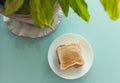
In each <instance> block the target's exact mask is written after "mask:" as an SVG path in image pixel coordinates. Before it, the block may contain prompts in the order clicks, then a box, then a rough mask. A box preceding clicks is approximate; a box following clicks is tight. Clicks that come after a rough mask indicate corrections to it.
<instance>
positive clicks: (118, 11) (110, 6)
mask: <svg viewBox="0 0 120 83" xmlns="http://www.w3.org/2000/svg"><path fill="white" fill-rule="evenodd" d="M100 1H101V3H102V5H103V6H104V9H105V11H106V12H107V13H108V15H109V17H110V18H111V19H112V20H117V19H118V18H120V0H100Z"/></svg>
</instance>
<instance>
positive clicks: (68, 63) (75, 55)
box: [57, 43, 84, 70]
mask: <svg viewBox="0 0 120 83" xmlns="http://www.w3.org/2000/svg"><path fill="white" fill-rule="evenodd" d="M57 55H58V59H59V63H60V69H61V70H66V69H68V68H70V67H80V66H82V65H84V59H83V57H82V53H81V48H80V44H79V43H71V44H68V45H60V46H58V47H57Z"/></svg>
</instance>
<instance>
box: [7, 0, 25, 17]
mask: <svg viewBox="0 0 120 83" xmlns="http://www.w3.org/2000/svg"><path fill="white" fill-rule="evenodd" d="M23 3H24V0H6V2H5V14H6V15H9V14H12V13H14V12H16V11H17V10H18V9H19V8H20V7H21V6H22V5H23Z"/></svg>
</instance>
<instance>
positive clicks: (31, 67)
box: [0, 0, 120, 83]
mask: <svg viewBox="0 0 120 83" xmlns="http://www.w3.org/2000/svg"><path fill="white" fill-rule="evenodd" d="M86 1H87V3H88V5H89V11H90V14H91V19H90V22H89V23H86V22H85V21H83V20H82V19H81V18H79V17H78V16H77V15H76V14H75V13H74V12H73V11H72V10H70V13H69V17H68V18H66V17H64V16H63V19H62V22H61V24H60V25H59V27H58V28H57V29H56V30H55V31H54V32H53V33H51V34H50V35H48V36H45V37H42V38H36V39H31V38H25V37H18V36H16V35H14V34H12V33H11V32H10V31H9V30H8V28H7V26H6V25H5V23H4V22H3V19H2V16H1V15H0V83H120V20H117V21H112V20H110V19H109V17H108V16H107V14H106V13H105V12H104V10H103V7H102V6H101V4H100V3H99V1H98V0H94V1H93V0H86ZM66 33H75V34H79V35H82V36H83V37H85V38H86V39H87V40H88V41H89V42H90V44H91V45H92V47H93V50H94V63H93V65H92V68H91V69H90V71H89V72H88V73H87V74H86V75H85V76H83V77H82V78H79V79H77V80H66V79H63V78H60V77H58V76H57V75H56V74H54V72H53V71H52V70H51V69H50V67H49V65H48V61H47V53H48V48H49V46H50V44H51V43H52V41H53V40H54V39H55V38H57V37H58V36H61V35H62V34H66Z"/></svg>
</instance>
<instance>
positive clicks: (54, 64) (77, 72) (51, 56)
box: [48, 34, 93, 79]
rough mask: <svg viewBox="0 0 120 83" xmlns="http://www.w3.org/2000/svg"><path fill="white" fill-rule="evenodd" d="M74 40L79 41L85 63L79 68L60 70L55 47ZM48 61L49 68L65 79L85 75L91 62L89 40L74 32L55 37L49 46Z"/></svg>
mask: <svg viewBox="0 0 120 83" xmlns="http://www.w3.org/2000/svg"><path fill="white" fill-rule="evenodd" d="M74 42H80V44H81V49H82V53H83V54H82V55H83V58H84V60H85V64H84V66H82V67H79V68H70V69H67V70H65V71H62V70H60V65H59V63H58V58H57V55H56V48H57V46H59V45H62V44H69V43H74ZM48 63H49V65H50V67H51V69H52V70H53V71H54V73H55V74H57V75H58V76H60V77H62V78H65V79H77V78H80V77H82V76H83V75H85V74H86V73H87V72H88V71H89V69H90V68H91V66H92V63H93V51H92V47H91V45H90V44H89V42H88V41H87V40H86V39H85V38H83V37H82V36H80V35H75V34H65V35H62V36H60V37H59V38H57V39H55V40H54V41H53V42H52V44H51V45H50V47H49V51H48Z"/></svg>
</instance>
